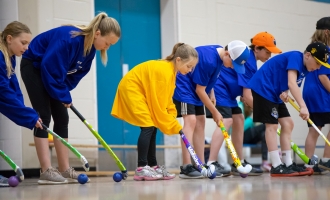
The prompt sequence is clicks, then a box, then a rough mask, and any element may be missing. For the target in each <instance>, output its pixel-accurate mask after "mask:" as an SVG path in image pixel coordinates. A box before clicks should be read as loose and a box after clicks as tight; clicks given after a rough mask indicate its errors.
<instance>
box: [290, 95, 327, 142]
mask: <svg viewBox="0 0 330 200" xmlns="http://www.w3.org/2000/svg"><path fill="white" fill-rule="evenodd" d="M289 103H290V104H291V105H292V106H293V107H294V108H295V109H296V110H297V111H298V112H300V108H299V107H298V105H297V104H296V103H294V102H293V101H292V99H291V98H289ZM307 121H308V123H309V124H310V125H312V126H313V127H314V128H315V130H316V131H317V132H318V134H319V135H320V136H321V137H322V138H323V139H324V140H325V142H326V143H327V144H328V145H329V146H330V142H329V140H328V139H327V138H326V137H325V136H324V135H323V133H322V132H321V131H320V129H318V128H317V126H316V125H315V124H314V122H313V121H312V120H311V119H308V120H307Z"/></svg>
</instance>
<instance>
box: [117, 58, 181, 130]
mask: <svg viewBox="0 0 330 200" xmlns="http://www.w3.org/2000/svg"><path fill="white" fill-rule="evenodd" d="M175 80H176V71H175V69H174V65H173V63H172V62H169V61H166V60H150V61H147V62H144V63H141V64H139V65H137V66H135V67H134V68H133V69H132V70H130V71H129V72H128V73H127V74H126V75H125V76H124V77H123V79H122V80H121V81H120V83H119V86H118V89H117V94H116V97H115V100H114V102H113V106H112V111H111V115H112V116H114V117H116V118H119V119H121V120H124V121H126V122H128V123H130V124H132V125H134V126H139V127H150V126H155V127H157V128H159V129H160V130H161V131H162V132H163V133H165V134H179V131H180V130H181V129H182V126H181V125H180V124H179V122H178V121H177V120H176V116H177V111H176V108H175V105H174V103H173V100H172V97H173V93H174V89H175Z"/></svg>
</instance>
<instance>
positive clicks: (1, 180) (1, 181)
mask: <svg viewBox="0 0 330 200" xmlns="http://www.w3.org/2000/svg"><path fill="white" fill-rule="evenodd" d="M0 187H9V183H8V178H6V177H4V176H1V175H0Z"/></svg>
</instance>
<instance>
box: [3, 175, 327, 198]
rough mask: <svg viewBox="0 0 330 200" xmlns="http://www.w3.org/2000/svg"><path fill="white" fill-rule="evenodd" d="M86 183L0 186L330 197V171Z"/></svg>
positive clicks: (67, 194)
mask: <svg viewBox="0 0 330 200" xmlns="http://www.w3.org/2000/svg"><path fill="white" fill-rule="evenodd" d="M90 178H91V182H90V183H88V184H85V185H80V184H67V185H46V186H40V185H38V184H37V179H27V180H25V181H24V182H22V183H21V184H20V185H19V186H17V187H16V188H0V200H12V199H15V200H20V199H26V200H76V199H77V200H84V199H86V200H87V199H88V200H106V199H109V200H120V199H127V200H177V199H183V200H193V199H198V200H211V199H230V200H234V199H239V200H250V199H251V200H257V199H260V200H293V199H298V200H305V199H311V200H323V199H330V174H327V175H322V176H320V175H314V176H303V177H292V178H271V177H270V176H269V174H264V175H262V176H258V177H253V176H249V177H247V178H245V179H243V178H241V177H233V176H231V177H225V178H217V179H214V180H209V179H198V180H193V179H190V180H187V179H185V180H183V179H180V178H178V177H176V178H175V179H173V180H169V181H140V182H138V181H134V180H133V179H132V176H130V177H129V178H128V180H125V181H124V180H123V181H121V182H120V183H116V182H114V181H113V180H112V177H90Z"/></svg>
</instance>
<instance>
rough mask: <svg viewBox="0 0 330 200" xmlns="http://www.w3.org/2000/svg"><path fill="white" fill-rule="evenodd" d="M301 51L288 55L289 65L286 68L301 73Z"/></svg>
mask: <svg viewBox="0 0 330 200" xmlns="http://www.w3.org/2000/svg"><path fill="white" fill-rule="evenodd" d="M299 53H300V52H299ZM299 53H296V52H294V53H292V54H291V55H290V56H289V57H288V65H287V67H286V70H296V71H298V74H300V72H301V71H302V69H301V67H300V66H301V59H300V57H299Z"/></svg>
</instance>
